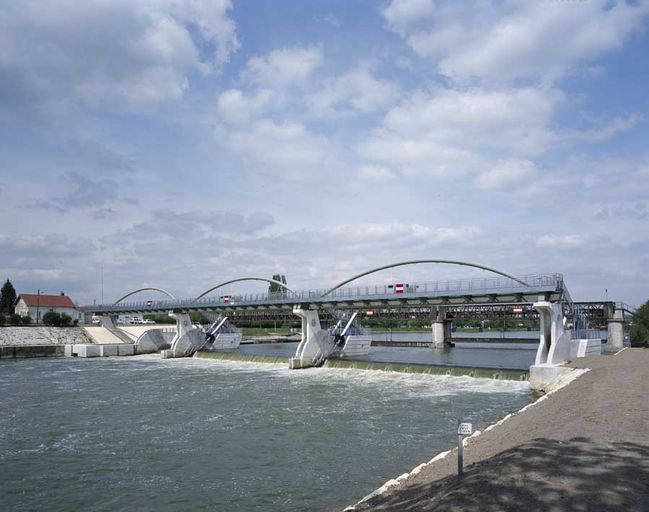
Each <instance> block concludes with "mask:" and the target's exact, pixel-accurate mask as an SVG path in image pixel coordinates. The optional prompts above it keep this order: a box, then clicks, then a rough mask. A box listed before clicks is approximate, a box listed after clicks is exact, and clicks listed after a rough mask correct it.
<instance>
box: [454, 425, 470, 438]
mask: <svg viewBox="0 0 649 512" xmlns="http://www.w3.org/2000/svg"><path fill="white" fill-rule="evenodd" d="M457 433H458V435H460V436H470V435H471V434H473V424H471V423H460V424H459V425H458V427H457Z"/></svg>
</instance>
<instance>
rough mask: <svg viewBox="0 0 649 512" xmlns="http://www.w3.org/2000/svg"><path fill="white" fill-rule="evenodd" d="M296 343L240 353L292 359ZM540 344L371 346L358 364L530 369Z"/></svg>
mask: <svg viewBox="0 0 649 512" xmlns="http://www.w3.org/2000/svg"><path fill="white" fill-rule="evenodd" d="M297 345H298V344H297V343H274V344H268V343H264V344H242V345H241V346H240V347H239V353H241V354H252V355H270V356H279V357H286V358H288V357H291V356H293V355H295V350H296V349H297ZM536 348H537V345H533V344H529V343H489V344H487V343H462V344H459V343H458V344H457V345H456V346H455V347H453V348H450V349H435V350H433V349H431V348H430V347H427V348H412V347H372V348H371V349H370V353H369V354H368V355H366V356H363V357H359V358H356V359H357V360H359V361H372V362H380V363H410V364H429V365H448V366H471V367H482V368H485V367H486V368H513V369H519V370H527V369H528V368H529V367H530V365H532V364H534V357H535V356H536Z"/></svg>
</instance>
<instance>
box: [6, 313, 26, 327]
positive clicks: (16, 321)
mask: <svg viewBox="0 0 649 512" xmlns="http://www.w3.org/2000/svg"><path fill="white" fill-rule="evenodd" d="M9 323H10V324H11V325H22V323H23V317H21V316H20V315H17V314H16V313H11V314H10V315H9Z"/></svg>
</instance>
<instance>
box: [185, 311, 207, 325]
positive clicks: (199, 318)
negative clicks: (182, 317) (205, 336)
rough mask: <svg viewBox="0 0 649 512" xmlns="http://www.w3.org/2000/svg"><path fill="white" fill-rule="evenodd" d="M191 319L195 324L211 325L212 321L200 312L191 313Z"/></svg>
mask: <svg viewBox="0 0 649 512" xmlns="http://www.w3.org/2000/svg"><path fill="white" fill-rule="evenodd" d="M189 318H190V319H191V321H192V323H193V324H211V323H212V322H210V319H209V318H207V317H206V316H205V315H204V314H203V313H201V312H200V311H191V312H190V313H189Z"/></svg>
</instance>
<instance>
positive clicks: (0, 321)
mask: <svg viewBox="0 0 649 512" xmlns="http://www.w3.org/2000/svg"><path fill="white" fill-rule="evenodd" d="M6 321H7V319H6V318H5V316H4V315H3V314H2V313H0V325H4V324H5V322H6Z"/></svg>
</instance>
